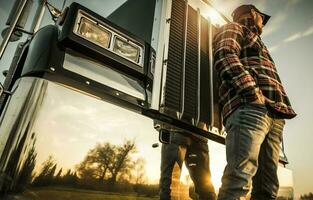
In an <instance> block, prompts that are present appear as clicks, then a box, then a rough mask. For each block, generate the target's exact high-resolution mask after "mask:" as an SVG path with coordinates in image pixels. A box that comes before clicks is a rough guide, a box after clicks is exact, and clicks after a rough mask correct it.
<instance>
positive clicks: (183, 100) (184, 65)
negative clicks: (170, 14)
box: [179, 0, 188, 119]
mask: <svg viewBox="0 0 313 200" xmlns="http://www.w3.org/2000/svg"><path fill="white" fill-rule="evenodd" d="M185 2H186V16H185V32H184V55H183V74H182V79H181V83H182V87H181V108H180V113H179V118H180V119H181V118H182V116H183V115H184V112H185V79H186V48H187V31H188V30H187V27H188V0H185Z"/></svg>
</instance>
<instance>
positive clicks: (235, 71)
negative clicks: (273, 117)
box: [214, 23, 264, 103]
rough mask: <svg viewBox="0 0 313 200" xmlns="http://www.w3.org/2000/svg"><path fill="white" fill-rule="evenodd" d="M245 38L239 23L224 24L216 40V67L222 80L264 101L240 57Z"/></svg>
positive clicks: (252, 98)
mask: <svg viewBox="0 0 313 200" xmlns="http://www.w3.org/2000/svg"><path fill="white" fill-rule="evenodd" d="M243 40H244V37H243V30H242V27H241V26H240V25H239V24H236V23H231V24H227V25H225V26H223V27H222V28H221V29H220V31H219V32H218V33H217V34H216V37H215V40H214V60H215V62H214V67H215V69H216V70H217V71H218V74H219V76H220V78H221V80H222V81H226V82H227V83H229V84H230V85H231V86H232V87H233V88H234V89H235V91H236V92H237V93H238V94H239V95H241V96H243V97H246V98H247V99H250V101H255V100H256V101H257V102H258V103H264V97H263V96H262V95H261V91H260V90H259V88H258V87H257V85H256V82H255V80H254V78H253V77H252V76H251V74H250V73H249V72H248V71H247V70H246V69H245V68H244V66H243V65H242V63H241V62H240V59H239V56H240V52H241V48H242V45H243ZM258 100H260V102H259V101H258Z"/></svg>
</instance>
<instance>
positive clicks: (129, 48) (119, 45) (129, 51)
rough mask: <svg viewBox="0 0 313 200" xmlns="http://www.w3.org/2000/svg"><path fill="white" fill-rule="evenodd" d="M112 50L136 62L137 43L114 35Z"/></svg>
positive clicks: (137, 54) (138, 51)
mask: <svg viewBox="0 0 313 200" xmlns="http://www.w3.org/2000/svg"><path fill="white" fill-rule="evenodd" d="M113 51H114V52H115V53H117V54H119V55H120V56H122V57H124V58H127V59H129V60H132V61H133V62H135V63H138V60H139V55H140V48H139V47H138V46H137V45H135V44H133V43H130V42H129V41H127V40H125V39H122V38H120V37H118V36H116V37H115V40H114V46H113Z"/></svg>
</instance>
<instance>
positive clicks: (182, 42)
mask: <svg viewBox="0 0 313 200" xmlns="http://www.w3.org/2000/svg"><path fill="white" fill-rule="evenodd" d="M186 15H187V16H186ZM199 17H200V15H199V14H198V12H197V11H196V10H195V9H193V8H192V7H190V6H187V3H186V1H184V0H173V1H172V12H171V24H170V34H169V48H168V62H167V73H166V78H165V87H164V99H163V104H161V108H162V110H163V112H164V113H165V114H167V115H170V116H172V117H175V118H181V119H182V120H183V121H185V122H188V123H191V124H193V125H196V122H197V121H198V122H199V121H201V122H204V123H208V122H209V111H210V106H209V105H210V98H209V93H210V89H209V88H210V87H209V77H210V74H209V73H210V70H209V44H208V42H209V41H208V31H209V29H208V25H209V24H208V21H207V20H206V19H205V18H203V17H201V18H200V23H199ZM186 19H187V23H185V20H186ZM199 25H200V27H199ZM186 28H187V31H186ZM185 31H186V33H185ZM199 33H200V34H199ZM199 45H200V46H199ZM199 62H200V63H199ZM199 64H200V66H199ZM199 70H200V73H199ZM199 84H200V85H199ZM177 113H179V114H180V115H177Z"/></svg>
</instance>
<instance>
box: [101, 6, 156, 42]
mask: <svg viewBox="0 0 313 200" xmlns="http://www.w3.org/2000/svg"><path fill="white" fill-rule="evenodd" d="M155 3H156V0H128V1H126V2H125V3H124V4H123V5H121V6H120V7H119V8H118V9H116V10H115V11H114V12H113V13H111V14H110V15H109V16H108V17H107V19H109V20H110V21H112V22H113V23H115V24H116V25H118V26H120V27H123V28H124V29H126V30H128V31H129V32H131V33H133V34H135V35H136V36H138V37H140V38H141V39H143V40H145V41H146V42H148V43H149V44H151V37H152V28H153V19H154V10H155Z"/></svg>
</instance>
